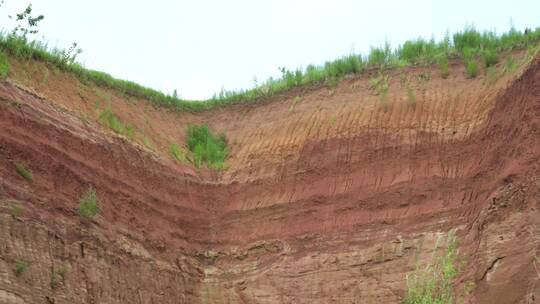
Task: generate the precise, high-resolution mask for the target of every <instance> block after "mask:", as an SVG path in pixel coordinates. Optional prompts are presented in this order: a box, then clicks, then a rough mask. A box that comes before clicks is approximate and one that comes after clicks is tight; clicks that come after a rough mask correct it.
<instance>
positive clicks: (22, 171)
mask: <svg viewBox="0 0 540 304" xmlns="http://www.w3.org/2000/svg"><path fill="white" fill-rule="evenodd" d="M15 171H17V173H19V175H20V176H21V177H22V178H24V179H26V180H27V181H32V179H33V178H34V175H33V174H32V171H30V169H27V168H26V166H25V165H23V164H21V163H15Z"/></svg>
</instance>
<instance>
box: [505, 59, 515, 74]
mask: <svg viewBox="0 0 540 304" xmlns="http://www.w3.org/2000/svg"><path fill="white" fill-rule="evenodd" d="M516 68H517V65H516V61H515V59H514V57H512V56H510V57H508V58H506V62H505V63H504V68H503V73H504V74H512V73H513V72H514V71H515V70H516Z"/></svg>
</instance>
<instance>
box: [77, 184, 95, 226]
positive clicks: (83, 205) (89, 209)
mask: <svg viewBox="0 0 540 304" xmlns="http://www.w3.org/2000/svg"><path fill="white" fill-rule="evenodd" d="M99 211H100V202H99V199H98V197H97V193H96V189H94V188H93V187H89V188H88V190H86V192H85V193H84V194H83V196H82V197H81V198H80V199H79V215H80V216H82V217H83V218H86V219H93V218H94V217H95V216H96V215H97V214H98V213H99Z"/></svg>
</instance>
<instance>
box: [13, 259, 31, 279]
mask: <svg viewBox="0 0 540 304" xmlns="http://www.w3.org/2000/svg"><path fill="white" fill-rule="evenodd" d="M27 268H28V262H26V261H23V260H17V261H15V275H16V276H18V277H20V276H21V275H22V274H23V273H25V272H26V269H27Z"/></svg>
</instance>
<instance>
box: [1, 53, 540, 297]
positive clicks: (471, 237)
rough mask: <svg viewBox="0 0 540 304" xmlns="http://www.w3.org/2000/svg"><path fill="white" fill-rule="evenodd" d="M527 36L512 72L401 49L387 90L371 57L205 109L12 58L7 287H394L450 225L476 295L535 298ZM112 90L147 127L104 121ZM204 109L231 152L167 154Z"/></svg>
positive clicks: (144, 291) (245, 292)
mask: <svg viewBox="0 0 540 304" xmlns="http://www.w3.org/2000/svg"><path fill="white" fill-rule="evenodd" d="M513 56H518V57H519V58H522V59H521V60H520V62H521V64H520V66H519V68H518V69H517V71H515V72H513V73H505V72H504V71H503V70H504V69H503V65H502V64H499V66H497V67H496V68H495V72H493V71H483V72H484V73H481V76H479V77H478V78H475V79H468V78H466V76H465V72H464V70H463V67H462V64H461V63H459V62H454V63H453V64H452V66H451V75H450V77H449V78H448V79H442V78H441V77H440V76H439V73H438V71H437V69H435V68H433V67H415V68H404V69H396V70H390V71H387V72H385V76H387V77H388V78H387V79H388V87H389V90H388V92H387V93H386V94H384V93H380V91H378V90H377V88H374V87H373V83H372V81H370V80H371V79H373V78H374V77H377V76H378V74H377V73H378V71H371V72H369V73H367V74H365V75H362V76H359V77H350V78H346V79H344V80H343V81H341V82H340V83H339V84H338V85H337V86H335V87H327V86H319V87H313V88H299V89H293V90H291V91H289V92H286V93H283V94H279V95H278V96H274V97H272V98H270V99H269V100H266V101H261V102H258V103H253V104H235V105H230V106H226V107H221V108H217V109H214V110H210V111H205V112H201V113H187V112H182V113H178V112H173V111H169V110H163V109H158V108H154V107H153V106H151V105H150V104H149V103H148V102H146V101H144V100H137V99H135V98H130V97H126V96H122V95H120V94H117V93H115V92H113V91H110V90H106V89H102V88H99V87H94V86H91V85H89V84H83V83H79V82H77V80H76V79H74V78H73V77H72V76H70V75H68V74H64V73H63V72H61V71H54V69H52V68H51V67H49V66H47V65H46V64H43V63H39V62H30V63H20V62H17V61H12V62H11V65H12V66H14V67H15V68H14V69H13V70H14V73H13V75H12V76H10V79H8V80H7V81H4V82H2V83H1V84H0V227H1V229H0V240H1V241H0V303H10V304H11V303H55V304H61V303H399V301H400V300H401V299H402V298H403V296H404V294H405V289H406V282H405V277H406V275H407V274H409V273H411V271H413V270H414V269H415V266H416V265H419V264H420V265H423V264H426V263H429V261H430V260H431V257H432V256H433V254H434V251H435V250H436V248H441V247H442V248H444V246H445V243H444V242H443V241H441V240H444V236H445V235H447V233H448V232H449V231H455V233H456V234H457V236H458V240H459V253H460V256H462V262H461V263H462V264H463V267H462V271H461V273H460V276H459V279H458V281H457V282H456V286H458V287H462V286H464V285H466V284H469V283H474V289H473V291H472V293H471V294H470V296H468V300H470V301H471V302H472V303H536V302H537V301H539V299H540V285H539V284H538V280H539V279H540V272H539V271H538V270H539V269H540V264H539V263H540V260H539V259H538V253H539V251H540V213H539V209H538V208H539V202H540V167H539V166H540V162H539V160H540V140H539V139H540V59H539V58H538V57H537V58H536V59H533V60H531V61H527V60H525V59H526V55H524V54H521V53H519V54H513ZM44 75H47V77H46V81H44V80H43V79H44ZM494 75H495V76H494ZM106 106H109V107H110V108H111V109H112V110H113V111H114V112H115V113H116V114H117V115H118V116H119V117H120V119H121V120H123V121H124V122H126V123H130V124H132V125H134V126H135V135H134V136H131V137H130V138H127V137H125V136H118V135H116V134H114V133H112V132H111V131H110V130H107V129H106V128H105V127H103V126H102V125H100V124H99V122H98V117H99V112H100V111H101V110H102V109H103V108H104V107H106ZM202 122H206V123H208V124H209V125H210V126H211V128H212V129H214V130H220V131H223V132H224V133H225V134H227V137H228V138H229V143H230V146H231V157H230V159H229V160H228V162H227V163H228V165H229V168H228V169H227V170H225V171H222V172H215V171H210V170H206V169H200V170H197V169H195V168H193V167H192V166H190V165H189V164H185V163H178V162H175V161H174V160H172V158H171V157H170V156H169V155H168V146H169V145H170V143H172V142H178V143H180V144H182V143H183V140H184V136H185V134H184V132H185V127H186V125H187V124H188V123H202ZM148 139H150V140H151V142H152V145H148V144H145V143H148ZM15 163H24V164H25V165H26V166H27V167H28V168H29V169H30V170H31V171H32V172H33V179H32V180H31V181H27V180H24V179H23V178H22V177H21V176H19V175H18V174H17V172H16V170H15V165H14V164H15ZM90 185H92V186H94V187H95V188H96V189H97V191H98V195H99V197H100V199H101V201H102V205H103V211H102V213H101V214H100V215H99V216H98V217H97V218H96V219H95V220H92V221H90V220H84V219H81V218H80V217H79V216H78V213H77V207H78V199H79V197H80V196H81V194H82V193H84V191H85V190H86V189H87V187H88V186H90ZM14 206H21V207H22V212H21V213H20V214H14ZM21 260H24V261H27V262H28V268H27V270H26V271H25V272H24V273H22V274H21V275H16V273H15V271H14V270H15V265H16V263H17V261H21ZM60 273H63V275H60Z"/></svg>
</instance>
